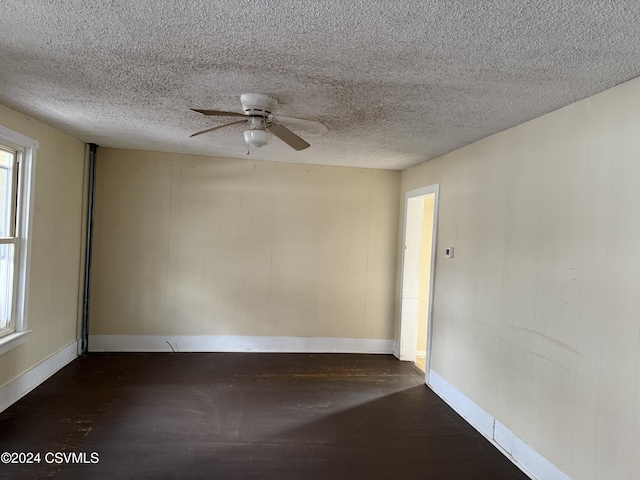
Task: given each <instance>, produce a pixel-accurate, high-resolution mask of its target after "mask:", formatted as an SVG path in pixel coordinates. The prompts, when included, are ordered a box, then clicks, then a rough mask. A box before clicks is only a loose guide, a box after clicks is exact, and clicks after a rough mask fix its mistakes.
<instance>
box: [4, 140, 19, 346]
mask: <svg viewBox="0 0 640 480" xmlns="http://www.w3.org/2000/svg"><path fill="white" fill-rule="evenodd" d="M21 157H22V149H17V148H14V147H11V146H9V145H2V144H0V336H4V335H7V334H9V333H12V332H14V331H15V315H13V313H12V312H13V308H14V307H15V303H16V302H15V293H16V292H15V288H13V287H14V285H15V283H16V282H15V273H16V271H17V269H16V268H15V260H16V248H17V246H18V239H17V237H16V232H17V229H16V220H17V212H16V210H17V207H18V176H19V169H20V159H21Z"/></svg>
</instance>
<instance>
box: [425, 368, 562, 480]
mask: <svg viewBox="0 0 640 480" xmlns="http://www.w3.org/2000/svg"><path fill="white" fill-rule="evenodd" d="M429 380H430V384H429V387H430V388H431V389H432V390H433V391H434V392H435V393H436V394H437V395H438V396H439V397H440V398H442V399H443V400H444V401H445V402H447V404H449V406H450V407H451V408H453V409H454V410H455V411H456V412H458V413H459V414H460V416H461V417H462V418H464V419H465V420H466V421H467V422H468V423H469V424H470V425H471V426H472V427H474V428H475V429H476V430H478V431H479V432H480V433H481V434H482V435H484V436H485V437H486V438H487V439H488V440H489V441H490V442H491V443H493V444H494V445H495V446H496V447H497V448H498V450H500V451H501V452H502V453H503V454H504V455H505V456H506V457H507V458H508V459H509V460H511V461H512V462H513V463H514V464H515V465H516V466H517V467H518V468H520V470H522V471H523V472H524V473H526V474H527V475H528V476H529V477H530V478H532V479H534V480H571V479H570V478H569V477H568V476H567V474H565V473H564V472H563V471H561V470H560V469H559V468H558V467H556V466H555V465H553V464H552V463H551V462H550V461H549V460H547V459H546V458H544V457H543V456H542V455H540V454H539V453H538V452H537V451H535V450H534V449H533V448H532V447H531V446H530V445H528V444H527V443H526V442H525V441H524V440H522V439H521V438H520V437H518V436H517V435H516V434H515V433H513V432H512V431H511V430H509V429H508V428H507V427H506V426H505V425H503V424H502V423H500V421H498V420H496V419H495V418H494V417H492V416H491V415H490V414H489V413H487V412H486V411H485V410H483V409H482V408H480V406H478V405H477V404H476V403H474V402H473V401H472V400H471V399H470V398H468V397H466V396H465V395H464V394H463V393H462V392H460V391H459V390H458V389H456V388H455V387H454V386H453V385H451V384H450V383H449V382H447V381H446V380H445V379H444V378H442V377H441V376H440V375H438V373H437V372H434V371H433V370H431V371H430V372H429Z"/></svg>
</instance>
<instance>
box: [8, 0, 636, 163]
mask: <svg viewBox="0 0 640 480" xmlns="http://www.w3.org/2000/svg"><path fill="white" fill-rule="evenodd" d="M0 9H1V15H0V103H3V104H5V105H7V106H9V107H11V108H14V109H16V110H19V111H21V112H23V113H25V114H27V115H30V116H32V117H34V118H36V119H38V120H42V121H43V122H45V123H47V124H49V125H52V126H54V127H56V128H58V129H60V130H62V131H64V132H66V133H68V134H70V135H72V136H74V137H76V138H78V139H80V140H82V141H85V142H93V143H97V144H99V145H100V146H103V147H120V148H133V149H144V150H158V151H167V152H180V153H193V154H202V155H213V156H225V157H238V158H245V156H246V146H245V144H244V141H243V140H242V130H243V128H242V126H241V125H236V126H232V127H228V128H226V129H222V130H217V131H215V132H211V133H209V134H205V135H201V136H199V137H194V138H189V135H190V134H191V133H194V132H196V131H198V130H202V129H205V128H208V127H212V126H215V125H218V124H222V123H224V122H225V119H222V118H211V117H209V118H207V117H204V116H202V115H200V114H197V113H194V112H191V111H190V110H189V109H190V108H207V109H220V110H233V111H240V94H242V93H268V94H271V95H274V96H275V97H277V98H278V99H279V101H280V103H281V108H280V113H281V114H282V115H288V116H295V117H303V118H311V119H318V120H321V121H322V122H324V123H326V124H327V125H328V126H329V128H330V129H331V132H330V133H328V134H319V133H316V132H308V131H304V130H301V129H299V128H298V129H296V128H291V129H292V130H293V131H295V132H296V133H298V134H299V135H300V136H302V137H303V138H305V139H306V140H307V141H309V143H311V148H309V149H307V150H304V151H301V152H295V151H294V150H292V149H290V148H289V147H288V146H286V145H285V144H284V143H282V142H280V141H279V140H278V139H276V138H274V139H273V140H272V143H271V144H270V145H268V146H266V147H263V148H261V149H252V151H251V157H252V158H256V159H262V160H274V161H286V162H301V163H317V164H329V165H345V166H354V167H373V168H385V169H404V168H407V167H410V166H412V165H415V164H418V163H420V162H423V161H425V160H428V159H431V158H434V157H436V156H439V155H442V154H444V153H446V152H449V151H451V150H454V149H456V148H458V147H461V146H463V145H466V144H469V143H471V142H473V141H475V140H478V139H480V138H483V137H486V136H488V135H491V134H493V133H495V132H498V131H501V130H504V129H506V128H509V127H511V126H514V125H517V124H519V123H522V122H524V121H526V120H529V119H532V118H535V117H537V116H540V115H542V114H544V113H547V112H549V111H552V110H554V109H557V108H559V107H562V106H565V105H568V104H570V103H572V102H574V101H576V100H580V99H582V98H585V97H587V96H589V95H592V94H594V93H597V92H599V91H601V90H604V89H606V88H609V87H612V86H614V85H617V84H619V83H621V82H624V81H626V80H629V79H631V78H633V77H635V76H637V75H638V74H640V62H638V58H640V29H639V28H638V25H639V22H638V20H639V19H638V15H639V12H640V2H638V1H637V0H621V1H595V0H590V1H577V0H575V1H566V0H565V1H554V2H549V1H546V0H534V1H523V0H502V1H500V0H497V1H468V0H464V1H451V0H419V1H417V0H416V1H414V0H411V1H384V0H366V1H365V0H351V1H348V2H346V1H342V0H329V1H322V0H312V1H306V0H305V1H300V0H288V1H287V0H260V1H255V0H253V1H239V0H228V1H216V2H212V1H200V0H191V1H185V0H169V1H158V0H135V1H123V0H111V1H104V2H96V1H89V0H16V1H14V0H4V1H3V2H2V5H0ZM229 121H231V120H229Z"/></svg>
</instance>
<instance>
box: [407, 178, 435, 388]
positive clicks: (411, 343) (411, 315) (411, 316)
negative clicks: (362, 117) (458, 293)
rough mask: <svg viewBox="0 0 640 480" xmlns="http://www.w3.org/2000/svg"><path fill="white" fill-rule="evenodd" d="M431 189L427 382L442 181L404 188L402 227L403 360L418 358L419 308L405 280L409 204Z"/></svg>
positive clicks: (431, 341) (429, 363)
mask: <svg viewBox="0 0 640 480" xmlns="http://www.w3.org/2000/svg"><path fill="white" fill-rule="evenodd" d="M430 193H433V194H435V198H434V205H433V209H434V211H433V230H432V238H431V271H430V272H429V277H430V285H429V308H428V311H427V322H428V323H427V345H426V348H427V359H426V367H425V382H426V383H427V384H429V372H430V371H431V345H432V343H433V302H434V292H435V277H436V252H437V248H438V245H437V238H438V210H439V202H440V184H439V183H435V184H433V185H428V186H425V187H421V188H416V189H414V190H409V191H407V192H405V195H404V221H403V231H402V246H401V248H402V266H401V272H400V332H399V333H400V335H399V337H398V338H399V342H398V344H399V345H398V353H399V355H398V356H399V358H400V360H408V361H415V359H416V344H417V337H418V328H417V327H418V323H417V321H418V318H417V316H418V311H417V306H415V308H414V306H412V305H409V301H408V300H405V293H404V287H405V286H404V283H405V267H408V265H405V254H406V250H407V249H406V245H407V221H408V207H409V199H411V198H415V197H420V196H423V195H428V194H430ZM420 238H422V226H420Z"/></svg>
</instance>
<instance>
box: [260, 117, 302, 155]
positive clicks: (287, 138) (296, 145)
mask: <svg viewBox="0 0 640 480" xmlns="http://www.w3.org/2000/svg"><path fill="white" fill-rule="evenodd" d="M267 130H268V131H269V132H271V133H273V134H274V135H275V136H276V137H278V138H279V139H280V140H282V141H283V142H284V143H286V144H287V145H289V146H290V147H291V148H293V149H294V150H304V149H305V148H309V147H310V146H311V145H309V144H308V143H307V142H305V141H304V140H303V139H301V138H300V137H299V136H297V135H296V134H295V133H293V132H292V131H291V130H289V129H288V128H285V127H283V126H282V125H279V124H277V123H274V124H272V125H270V126H269V127H267Z"/></svg>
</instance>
